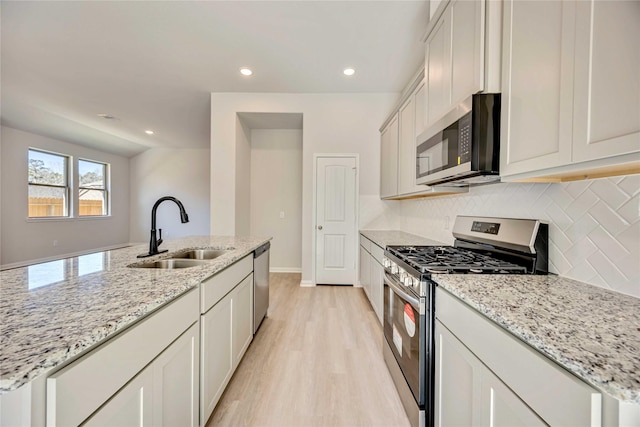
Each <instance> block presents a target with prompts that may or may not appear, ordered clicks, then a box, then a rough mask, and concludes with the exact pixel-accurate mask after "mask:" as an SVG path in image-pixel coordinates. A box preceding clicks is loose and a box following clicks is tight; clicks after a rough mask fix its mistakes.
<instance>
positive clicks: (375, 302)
mask: <svg viewBox="0 0 640 427" xmlns="http://www.w3.org/2000/svg"><path fill="white" fill-rule="evenodd" d="M383 289H384V267H382V265H381V264H380V263H379V262H378V261H377V260H376V259H375V258H373V257H371V293H370V297H369V300H370V301H371V305H372V306H373V311H375V313H376V315H377V316H378V320H379V321H380V323H381V324H382V312H383V310H384V302H383V299H382V292H383Z"/></svg>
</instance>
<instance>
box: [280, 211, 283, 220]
mask: <svg viewBox="0 0 640 427" xmlns="http://www.w3.org/2000/svg"><path fill="white" fill-rule="evenodd" d="M283 218H284V211H280V219H283Z"/></svg>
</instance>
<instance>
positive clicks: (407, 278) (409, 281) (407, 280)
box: [404, 275, 411, 287]
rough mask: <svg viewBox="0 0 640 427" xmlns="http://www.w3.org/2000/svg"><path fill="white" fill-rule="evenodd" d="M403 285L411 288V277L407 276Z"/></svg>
mask: <svg viewBox="0 0 640 427" xmlns="http://www.w3.org/2000/svg"><path fill="white" fill-rule="evenodd" d="M404 285H405V286H409V287H410V286H411V276H409V275H407V276H405V278H404Z"/></svg>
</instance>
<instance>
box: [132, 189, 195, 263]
mask: <svg viewBox="0 0 640 427" xmlns="http://www.w3.org/2000/svg"><path fill="white" fill-rule="evenodd" d="M165 200H171V201H173V202H175V203H176V204H177V205H178V208H180V221H181V222H182V223H183V224H184V223H185V222H189V215H187V211H185V210H184V206H183V205H182V202H181V201H180V200H178V199H176V198H175V197H171V196H164V197H160V198H159V199H158V201H156V203H155V204H154V205H153V209H151V240H150V241H149V253H148V254H140V255H138V258H146V257H149V256H152V255H157V254H161V253H163V252H167V251H168V250H167V249H165V250H163V251H159V250H158V246H160V245H161V244H162V229H160V230H159V231H160V237H158V236H156V210H158V206H159V205H160V203H162V202H164V201H165Z"/></svg>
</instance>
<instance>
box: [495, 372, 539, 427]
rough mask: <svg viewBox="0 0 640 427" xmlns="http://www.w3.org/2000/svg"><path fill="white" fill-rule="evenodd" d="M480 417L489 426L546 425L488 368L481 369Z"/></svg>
mask: <svg viewBox="0 0 640 427" xmlns="http://www.w3.org/2000/svg"><path fill="white" fill-rule="evenodd" d="M482 417H483V421H484V423H483V424H482V425H486V426H489V427H513V426H546V425H547V424H545V423H544V421H542V420H541V419H540V418H539V417H538V415H536V413H535V412H533V411H532V410H531V408H529V407H528V406H527V405H526V404H525V403H524V402H523V401H522V400H521V399H520V398H519V397H518V395H516V394H515V393H514V392H513V391H511V389H509V387H507V386H506V385H505V384H504V383H503V382H502V381H500V379H499V378H498V377H496V376H495V375H494V374H493V373H492V372H491V371H490V370H489V369H488V368H483V370H482Z"/></svg>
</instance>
